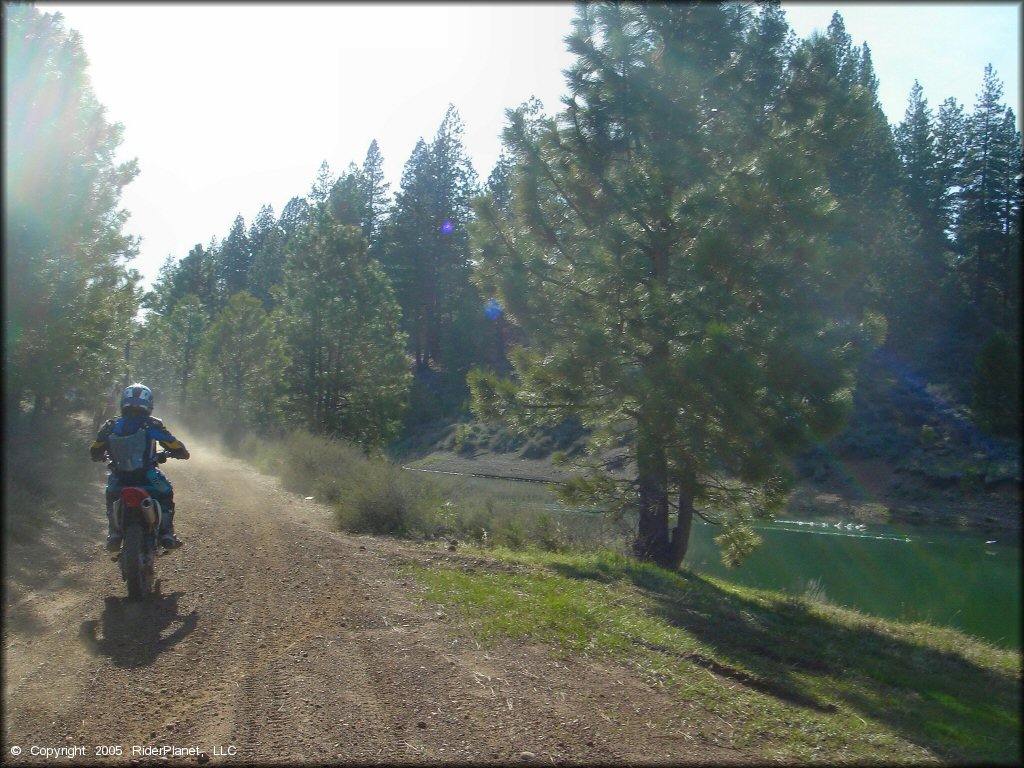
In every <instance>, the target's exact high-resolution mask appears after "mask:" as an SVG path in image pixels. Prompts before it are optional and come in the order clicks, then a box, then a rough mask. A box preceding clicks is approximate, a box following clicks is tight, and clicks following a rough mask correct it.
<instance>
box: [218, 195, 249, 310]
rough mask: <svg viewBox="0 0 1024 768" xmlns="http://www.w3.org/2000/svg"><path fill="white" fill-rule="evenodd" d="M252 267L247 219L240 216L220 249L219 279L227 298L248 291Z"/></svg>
mask: <svg viewBox="0 0 1024 768" xmlns="http://www.w3.org/2000/svg"><path fill="white" fill-rule="evenodd" d="M251 266H252V248H251V246H250V245H249V237H248V236H247V235H246V232H245V219H243V218H242V216H241V214H239V215H238V216H236V217H235V221H234V223H233V224H232V225H231V231H230V232H229V233H228V236H227V237H225V238H224V241H223V242H222V243H221V247H220V259H219V260H218V267H219V273H220V274H219V277H220V280H221V281H222V283H223V286H224V293H225V295H226V296H229V297H230V296H234V295H235V294H236V293H239V292H241V291H244V290H246V289H247V287H248V285H247V283H248V277H249V268H250V267H251Z"/></svg>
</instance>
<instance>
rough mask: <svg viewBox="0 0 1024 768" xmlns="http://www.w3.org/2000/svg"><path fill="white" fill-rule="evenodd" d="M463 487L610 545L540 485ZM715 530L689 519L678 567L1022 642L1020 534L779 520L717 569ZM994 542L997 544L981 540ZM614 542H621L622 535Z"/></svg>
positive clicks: (596, 523)
mask: <svg viewBox="0 0 1024 768" xmlns="http://www.w3.org/2000/svg"><path fill="white" fill-rule="evenodd" d="M468 486H469V487H472V488H473V489H474V492H476V493H479V494H486V495H490V496H494V497H497V498H500V499H502V500H503V501H505V502H507V503H509V504H511V505H513V506H515V507H518V508H520V509H522V510H523V511H524V512H525V511H527V510H533V511H536V510H538V509H541V508H542V509H545V510H547V511H548V512H550V513H552V514H555V515H557V516H558V517H559V518H560V520H561V521H562V522H563V523H564V524H565V525H566V527H567V528H571V529H573V530H574V531H575V532H576V533H577V534H579V539H578V543H579V544H581V545H583V546H587V545H588V544H589V545H596V544H597V543H598V541H604V542H605V543H608V542H609V538H608V535H607V528H608V524H607V518H605V517H604V516H602V515H592V514H582V513H579V512H571V511H569V510H566V509H564V508H562V507H561V506H560V505H559V504H557V503H555V500H554V498H552V497H551V496H550V495H549V492H548V490H547V489H546V488H545V487H544V486H536V485H531V484H529V483H513V482H509V481H503V480H496V479H490V478H486V479H481V478H473V479H472V480H471V481H470V482H469V483H468ZM718 532H719V529H718V528H717V527H716V526H713V525H709V524H707V523H704V522H703V521H701V520H700V519H699V518H697V519H695V520H694V524H693V532H692V534H691V540H690V549H689V552H688V553H687V555H686V559H685V561H684V565H685V566H686V567H688V568H690V569H692V570H694V571H696V572H698V573H705V574H708V575H710V576H715V577H719V578H722V579H725V580H726V581H732V582H735V583H740V584H743V585H745V586H751V587H759V588H763V589H775V590H780V591H783V592H786V593H789V594H796V595H802V594H805V593H806V592H808V589H809V588H810V590H811V591H812V592H816V593H817V594H818V595H820V596H823V597H824V598H825V599H826V600H828V601H830V602H832V603H834V604H837V605H842V606H846V607H849V608H854V609H856V610H859V611H862V612H863V613H868V614H871V615H875V616H882V617H885V618H892V619H900V620H904V621H928V622H930V623H933V624H939V625H942V626H950V627H955V628H957V629H959V630H961V631H963V632H965V633H967V634H969V635H973V636H974V637H978V638H981V639H983V640H987V641H989V642H991V643H993V644H994V645H997V646H1000V647H1003V648H1015V649H1019V648H1020V647H1021V551H1020V540H1019V537H1018V535H1017V534H1015V533H1012V532H1009V531H1004V532H1001V533H998V534H997V533H985V532H979V531H966V532H965V531H956V530H950V529H945V528H943V529H930V528H920V527H906V528H900V527H896V526H891V525H866V526H865V527H864V529H863V530H851V529H847V528H846V527H843V528H839V529H837V528H836V527H835V521H834V520H833V521H832V522H828V523H824V522H823V521H820V520H819V521H817V522H816V523H815V524H814V525H811V524H810V523H808V522H801V523H798V522H792V521H790V522H785V521H777V522H775V523H773V524H771V525H765V526H761V527H759V528H757V532H758V534H759V535H760V536H761V538H762V539H763V540H764V543H763V544H762V546H760V547H759V548H758V549H757V550H755V552H754V553H753V554H752V555H751V556H750V557H749V558H748V559H747V561H746V562H744V564H743V565H742V566H740V567H739V568H734V569H730V568H726V567H725V566H724V565H722V562H721V559H720V555H719V551H718V547H717V546H716V545H715V543H714V542H713V541H712V539H713V538H714V537H715V536H716V535H717V534H718ZM993 539H994V540H995V543H994V544H986V541H992V540H993ZM619 540H621V541H624V539H622V537H621V534H619Z"/></svg>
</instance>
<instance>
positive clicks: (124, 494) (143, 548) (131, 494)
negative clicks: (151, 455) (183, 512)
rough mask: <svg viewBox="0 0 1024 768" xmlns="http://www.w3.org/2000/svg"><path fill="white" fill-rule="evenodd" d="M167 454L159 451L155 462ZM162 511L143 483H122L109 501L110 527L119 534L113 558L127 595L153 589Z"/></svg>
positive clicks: (141, 595) (141, 594)
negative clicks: (112, 523) (111, 516)
mask: <svg viewBox="0 0 1024 768" xmlns="http://www.w3.org/2000/svg"><path fill="white" fill-rule="evenodd" d="M169 455H170V454H168V453H167V452H160V453H157V455H156V460H157V463H159V464H163V463H164V462H165V461H167V457H168V456H169ZM164 514H165V513H164V511H163V509H162V508H161V506H160V502H159V501H157V500H156V499H154V498H153V497H152V496H151V495H150V493H149V490H148V489H147V488H145V487H143V486H126V487H124V488H122V489H121V494H120V496H119V497H118V498H117V499H115V501H114V505H113V520H114V531H115V532H117V533H119V534H121V537H122V538H121V552H120V554H119V555H118V556H117V557H116V558H115V559H116V560H117V562H118V563H119V564H120V567H121V578H122V579H123V580H124V581H125V583H126V584H127V585H128V597H129V599H131V600H141V599H142V598H144V597H146V596H147V595H149V594H150V593H151V592H152V591H153V583H154V581H155V580H156V558H157V556H158V554H159V553H160V552H161V551H166V550H163V548H162V547H161V546H160V542H159V537H158V533H159V531H160V527H161V522H162V518H163V515H164Z"/></svg>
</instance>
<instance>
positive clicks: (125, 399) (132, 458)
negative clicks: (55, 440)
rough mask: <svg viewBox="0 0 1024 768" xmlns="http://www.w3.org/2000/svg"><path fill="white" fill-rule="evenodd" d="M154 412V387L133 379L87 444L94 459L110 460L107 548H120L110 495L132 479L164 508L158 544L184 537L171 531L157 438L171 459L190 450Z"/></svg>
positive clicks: (169, 492)
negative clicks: (117, 413)
mask: <svg viewBox="0 0 1024 768" xmlns="http://www.w3.org/2000/svg"><path fill="white" fill-rule="evenodd" d="M152 413H153V393H152V392H151V391H150V389H149V387H147V386H145V385H144V384H132V385H131V386H129V387H128V388H127V389H126V390H125V391H124V393H123V394H122V395H121V418H119V419H111V420H110V421H108V422H106V423H105V424H104V425H103V426H102V427H100V430H99V433H97V435H96V442H94V443H93V444H92V446H91V447H90V448H89V453H90V455H91V457H92V460H93V461H104V460H105V459H107V458H109V459H110V461H111V464H110V470H111V472H110V476H109V477H108V478H107V549H108V550H109V551H111V552H117V551H118V550H119V549H120V548H121V538H122V536H121V534H119V533H117V532H115V530H114V517H113V514H114V501H116V500H117V498H118V496H119V495H120V493H121V489H122V488H124V487H127V486H133V485H135V486H142V487H145V488H146V489H147V490H149V492H150V495H151V496H152V497H153V498H154V499H156V500H157V501H158V502H159V503H160V507H161V509H162V510H163V513H164V514H163V523H162V525H161V527H160V531H159V534H158V535H159V538H160V544H161V545H162V546H164V547H165V548H167V549H174V548H176V547H180V546H181V545H182V543H183V542H182V541H181V540H180V539H179V538H178V537H177V536H175V535H174V488H172V487H171V484H170V482H169V481H168V480H167V478H166V477H164V475H163V473H162V472H160V470H158V469H157V468H156V465H157V456H156V444H157V442H159V443H160V445H162V446H163V447H164V448H165V449H167V451H169V453H170V455H171V457H173V458H175V459H187V458H188V457H189V452H188V450H187V449H186V448H185V446H184V444H183V443H182V442H181V441H180V440H178V438H176V437H175V436H174V435H172V434H171V433H170V432H168V431H167V430H166V429H165V428H164V425H163V422H162V421H160V419H157V418H155V417H154V416H152Z"/></svg>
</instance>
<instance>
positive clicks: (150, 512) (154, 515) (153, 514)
mask: <svg viewBox="0 0 1024 768" xmlns="http://www.w3.org/2000/svg"><path fill="white" fill-rule="evenodd" d="M141 508H142V517H143V518H144V519H145V521H146V525H148V526H149V527H150V528H152V527H153V526H154V525H155V524H156V522H157V520H158V519H159V516H160V515H159V512H157V510H156V509H154V508H153V500H152V499H150V498H145V499H143V500H142V504H141Z"/></svg>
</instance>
